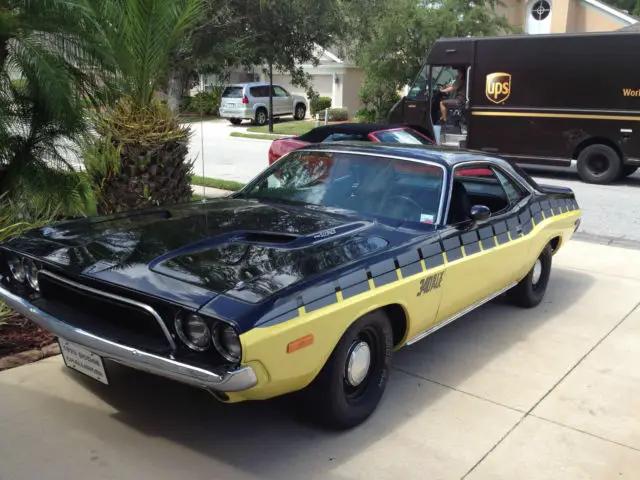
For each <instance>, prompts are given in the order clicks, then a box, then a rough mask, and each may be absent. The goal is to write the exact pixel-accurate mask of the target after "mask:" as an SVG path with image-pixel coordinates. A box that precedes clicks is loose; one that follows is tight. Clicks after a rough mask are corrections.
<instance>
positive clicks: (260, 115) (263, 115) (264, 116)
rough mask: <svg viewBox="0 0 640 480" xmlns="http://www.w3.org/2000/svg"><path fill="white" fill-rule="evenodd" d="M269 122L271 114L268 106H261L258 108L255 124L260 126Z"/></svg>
mask: <svg viewBox="0 0 640 480" xmlns="http://www.w3.org/2000/svg"><path fill="white" fill-rule="evenodd" d="M268 122H269V114H268V113H267V109H266V108H259V109H258V110H256V119H255V124H256V125H258V126H260V127H261V126H263V125H266V124H267V123H268Z"/></svg>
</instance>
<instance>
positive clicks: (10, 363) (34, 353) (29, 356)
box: [0, 342, 60, 372]
mask: <svg viewBox="0 0 640 480" xmlns="http://www.w3.org/2000/svg"><path fill="white" fill-rule="evenodd" d="M59 353H60V347H59V345H58V342H55V343H51V344H49V345H47V346H45V347H42V348H37V349H35V350H27V351H26V352H20V353H16V354H15V355H9V356H7V357H4V358H0V372H2V371H3V370H9V369H10V368H16V367H21V366H22V365H27V364H28V363H34V362H37V361H39V360H44V359H45V358H48V357H53V356H54V355H58V354H59Z"/></svg>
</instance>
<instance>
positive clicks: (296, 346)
mask: <svg viewBox="0 0 640 480" xmlns="http://www.w3.org/2000/svg"><path fill="white" fill-rule="evenodd" d="M312 343H313V334H311V333H310V334H309V335H305V336H304V337H301V338H299V339H297V340H294V341H293V342H290V343H289V345H287V353H293V352H295V351H296V350H300V349H301V348H304V347H308V346H309V345H311V344H312Z"/></svg>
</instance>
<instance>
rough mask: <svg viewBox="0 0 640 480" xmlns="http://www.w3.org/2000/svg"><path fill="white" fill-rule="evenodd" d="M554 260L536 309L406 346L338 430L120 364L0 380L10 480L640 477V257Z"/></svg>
mask: <svg viewBox="0 0 640 480" xmlns="http://www.w3.org/2000/svg"><path fill="white" fill-rule="evenodd" d="M553 265H554V266H553V271H552V274H551V283H550V286H549V290H548V292H547V296H546V298H545V302H544V303H543V304H542V305H540V306H538V307H537V308H534V309H531V310H521V309H517V308H515V307H512V306H509V305H505V304H502V303H500V302H496V303H493V304H489V305H486V306H484V307H482V308H481V309H479V310H478V311H476V312H473V313H471V314H469V315H468V316H466V317H465V318H462V319H460V320H459V321H457V322H455V323H454V324H452V325H450V326H447V327H446V328H443V329H442V330H440V331H438V332H437V333H436V334H434V335H432V336H430V337H427V338H426V339H425V340H423V341H422V342H419V343H418V344H416V345H414V346H412V347H407V348H405V349H403V350H401V351H400V352H398V353H397V354H396V356H395V357H394V371H393V372H392V375H391V379H390V383H389V386H388V389H387V392H386V394H385V397H384V399H383V401H382V403H381V405H380V406H379V408H378V410H377V411H376V413H375V414H374V415H373V416H372V417H371V418H370V419H369V421H367V422H366V423H365V424H363V425H361V426H360V427H358V428H356V429H354V430H351V431H349V432H345V433H341V434H335V433H331V432H325V431H322V430H318V429H316V428H315V427H311V426H307V425H305V424H302V423H300V422H298V421H297V420H296V419H295V418H294V417H293V414H292V412H291V408H290V406H289V404H288V403H287V401H286V399H281V400H277V401H268V402H259V403H246V404H238V405H221V404H219V403H216V401H215V400H214V399H213V398H212V397H211V396H210V395H209V394H207V393H206V392H203V391H199V390H195V389H192V388H189V387H185V386H182V385H179V384H175V383H172V382H169V381H165V380H163V379H159V378H156V377H151V376H149V375H145V374H142V373H139V372H135V371H131V370H128V369H125V368H122V367H117V366H113V365H112V364H108V368H109V374H110V380H111V383H112V385H111V386H109V387H106V386H103V385H102V384H99V383H97V382H94V381H92V380H89V379H84V378H82V377H80V376H79V375H76V374H74V373H73V372H70V371H68V370H67V369H65V368H64V367H63V365H62V361H61V359H60V357H52V358H49V359H47V360H43V361H41V362H38V363H36V364H33V365H29V366H25V367H20V368H16V369H13V370H9V371H6V372H3V373H0V429H1V430H2V435H0V455H1V456H0V458H2V461H1V462H0V478H1V479H2V480H23V479H25V478H39V479H43V480H48V479H68V478H91V479H136V480H143V479H172V478H178V477H179V478H185V479H201V478H202V479H205V478H207V479H227V478H229V479H234V480H236V479H237V480H244V479H265V478H268V479H282V480H289V479H294V480H297V479H301V480H307V479H319V480H320V479H322V480H324V479H328V480H329V479H336V480H338V479H340V480H344V479H360V478H362V479H367V480H379V479H393V480H398V479H403V480H405V479H407V480H412V479H420V480H422V479H429V480H433V479H460V478H468V479H473V480H478V479H491V480H494V479H505V480H507V479H508V480H514V479H518V480H520V479H523V480H524V479H526V480H532V479H543V480H552V479H558V480H574V479H597V480H599V479H602V480H610V479H618V478H630V479H634V478H638V472H639V471H640V415H639V414H638V412H639V411H640V369H639V368H638V365H640V348H639V347H638V345H640V309H638V308H637V306H638V304H639V303H640V251H637V250H629V249H621V248H617V247H611V246H605V245H599V244H595V243H586V242H580V241H572V242H571V243H570V244H569V245H568V246H567V247H565V248H564V249H563V250H561V252H560V253H559V254H558V255H557V256H556V257H554V264H553Z"/></svg>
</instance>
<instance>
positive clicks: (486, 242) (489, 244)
mask: <svg viewBox="0 0 640 480" xmlns="http://www.w3.org/2000/svg"><path fill="white" fill-rule="evenodd" d="M495 246H496V242H495V241H494V240H493V237H491V238H485V239H483V240H482V248H483V249H484V250H490V249H492V248H494V247H495Z"/></svg>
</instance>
